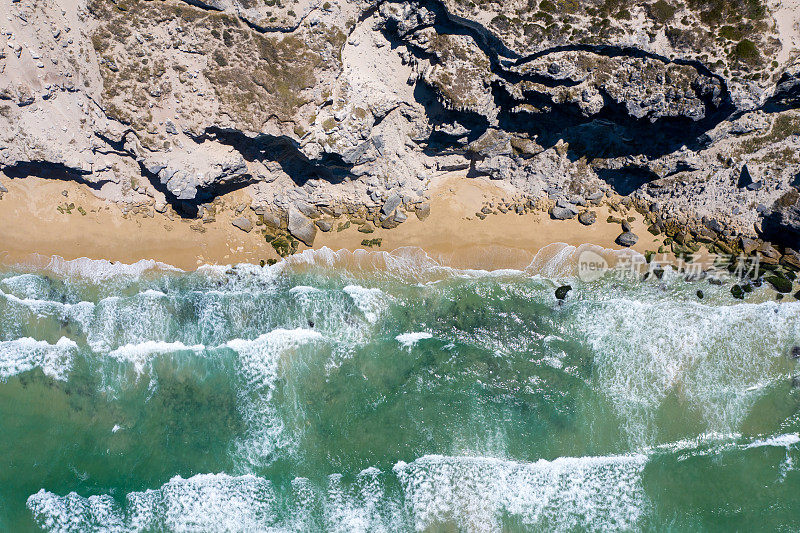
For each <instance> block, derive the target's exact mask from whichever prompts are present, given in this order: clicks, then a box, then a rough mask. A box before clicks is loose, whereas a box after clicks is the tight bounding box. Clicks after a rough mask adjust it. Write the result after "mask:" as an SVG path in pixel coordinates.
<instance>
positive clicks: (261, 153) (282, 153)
mask: <svg viewBox="0 0 800 533" xmlns="http://www.w3.org/2000/svg"><path fill="white" fill-rule="evenodd" d="M205 138H207V139H213V140H216V141H218V142H220V143H222V144H225V145H228V146H230V147H232V148H233V149H235V150H236V151H237V152H239V153H240V154H242V157H244V158H245V159H246V160H247V161H274V162H276V163H278V164H279V165H280V166H281V169H282V170H283V171H284V172H286V174H288V175H289V177H290V178H292V181H294V182H295V183H296V184H297V185H299V186H303V185H305V183H306V182H307V181H308V180H310V179H321V180H325V181H328V182H330V183H341V182H342V181H344V180H345V179H346V178H348V177H351V176H352V174H351V171H352V168H353V165H352V164H350V163H347V162H346V161H345V160H344V158H343V157H342V156H341V155H339V154H332V153H325V154H323V155H322V157H320V159H319V160H312V159H309V158H308V157H307V156H306V155H305V154H304V153H303V152H302V151H301V150H300V147H299V146H298V145H297V141H295V140H294V139H292V138H291V137H287V136H285V135H281V136H276V135H268V134H260V135H257V136H255V137H249V136H247V135H245V134H244V133H242V132H240V131H238V130H232V129H223V128H217V127H211V128H207V129H206V131H205V134H204V135H203V137H201V138H198V139H195V140H196V141H198V142H202V140H203V139H205Z"/></svg>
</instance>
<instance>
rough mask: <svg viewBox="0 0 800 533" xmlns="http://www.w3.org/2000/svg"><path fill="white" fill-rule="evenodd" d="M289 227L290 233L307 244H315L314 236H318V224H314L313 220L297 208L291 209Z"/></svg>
mask: <svg viewBox="0 0 800 533" xmlns="http://www.w3.org/2000/svg"><path fill="white" fill-rule="evenodd" d="M288 229H289V233H291V234H292V235H293V236H294V237H296V238H297V239H298V240H301V241H303V242H304V243H305V244H306V245H308V246H311V245H313V244H314V238H315V237H316V236H317V226H315V225H314V221H313V220H311V219H310V218H308V217H307V216H305V215H304V214H303V213H301V212H300V210H298V209H296V208H292V209H290V210H289V226H288Z"/></svg>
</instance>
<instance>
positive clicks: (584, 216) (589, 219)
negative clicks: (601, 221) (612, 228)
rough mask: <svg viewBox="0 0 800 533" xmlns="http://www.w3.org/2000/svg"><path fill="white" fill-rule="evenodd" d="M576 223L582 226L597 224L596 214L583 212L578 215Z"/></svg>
mask: <svg viewBox="0 0 800 533" xmlns="http://www.w3.org/2000/svg"><path fill="white" fill-rule="evenodd" d="M578 222H580V223H581V224H583V225H584V226H591V225H592V224H594V223H595V222H597V213H595V212H594V211H584V212H583V213H581V214H580V215H578Z"/></svg>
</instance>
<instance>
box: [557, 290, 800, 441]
mask: <svg viewBox="0 0 800 533" xmlns="http://www.w3.org/2000/svg"><path fill="white" fill-rule="evenodd" d="M576 310H577V313H576V315H575V316H574V317H572V319H571V320H570V321H569V323H568V324H565V325H564V327H565V328H567V329H569V330H577V331H582V332H584V334H585V335H586V338H587V340H588V342H589V345H590V346H591V347H592V348H593V349H594V352H595V365H596V372H595V380H596V387H597V390H598V391H600V392H602V393H603V394H606V395H607V396H608V397H609V398H610V399H611V401H612V403H613V404H614V406H615V407H616V409H617V410H618V412H619V415H620V418H621V419H622V420H624V421H625V424H626V431H627V432H628V435H629V438H630V440H631V443H632V444H633V445H634V446H637V447H647V446H650V445H652V444H653V443H654V442H655V432H656V426H655V417H656V415H657V412H658V409H659V408H660V407H661V405H662V404H663V402H665V401H672V402H677V401H680V402H681V404H680V406H679V407H680V408H682V409H688V410H692V411H696V412H699V413H700V414H701V415H702V416H703V418H704V421H705V424H706V429H705V430H706V431H707V432H717V433H734V432H736V430H737V429H738V427H739V425H740V423H741V422H742V420H743V419H744V417H745V416H746V415H747V413H748V411H749V409H750V407H751V406H752V405H753V403H754V402H755V401H756V399H757V398H758V397H759V394H761V391H762V390H763V388H762V386H763V384H764V383H769V382H774V381H776V380H780V379H785V376H786V374H785V368H784V367H783V364H782V361H783V360H784V359H783V357H784V355H783V354H782V352H781V348H779V347H781V346H786V345H790V344H791V342H793V339H797V338H800V304H798V303H786V304H781V305H778V304H776V303H774V302H769V303H764V304H757V305H755V304H740V305H734V306H727V307H709V306H705V305H701V304H699V303H691V302H690V303H686V302H676V301H663V300H662V301H658V302H652V303H651V302H641V301H636V300H630V299H614V300H608V301H605V302H594V303H592V302H585V303H581V304H580V306H577V307H576ZM675 393H677V394H675ZM676 397H677V398H678V399H679V400H678V399H676Z"/></svg>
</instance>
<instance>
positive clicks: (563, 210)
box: [550, 206, 575, 220]
mask: <svg viewBox="0 0 800 533" xmlns="http://www.w3.org/2000/svg"><path fill="white" fill-rule="evenodd" d="M550 216H551V217H553V218H554V219H556V220H568V219H570V218H575V211H573V210H572V209H569V208H567V207H558V206H556V207H554V208H553V210H552V211H550Z"/></svg>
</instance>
